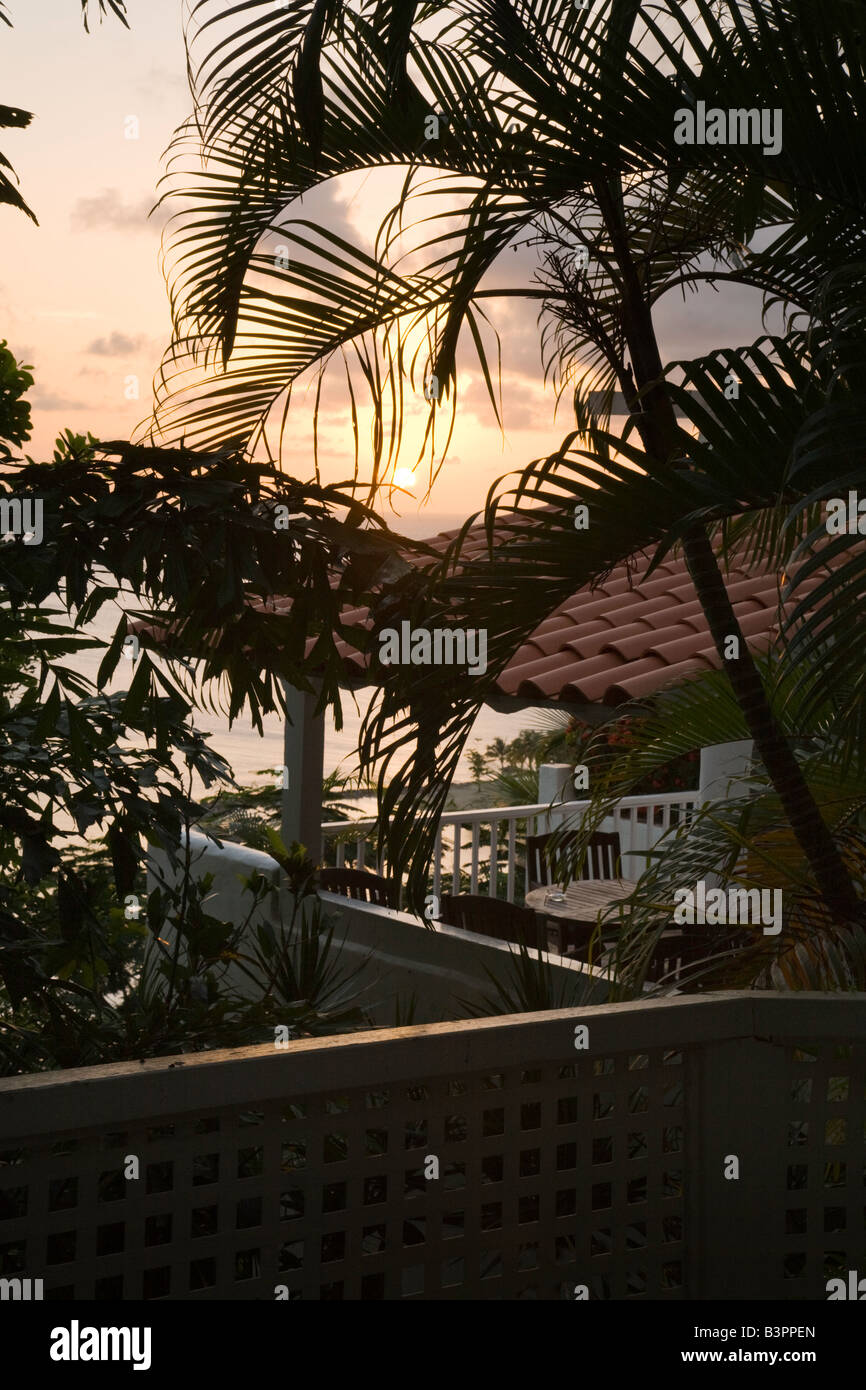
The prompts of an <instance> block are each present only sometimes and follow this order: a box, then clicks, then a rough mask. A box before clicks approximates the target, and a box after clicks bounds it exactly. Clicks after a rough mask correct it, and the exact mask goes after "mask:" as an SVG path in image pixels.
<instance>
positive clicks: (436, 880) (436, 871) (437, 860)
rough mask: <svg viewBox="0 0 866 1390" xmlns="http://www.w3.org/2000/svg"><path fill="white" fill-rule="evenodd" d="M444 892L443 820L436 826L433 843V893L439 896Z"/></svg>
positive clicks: (436, 896)
mask: <svg viewBox="0 0 866 1390" xmlns="http://www.w3.org/2000/svg"><path fill="white" fill-rule="evenodd" d="M441 893H442V822H441V821H440V822H439V824H438V826H437V827H436V840H435V842H434V845H433V895H434V897H435V898H437V899H438V898H439V897H440V896H441Z"/></svg>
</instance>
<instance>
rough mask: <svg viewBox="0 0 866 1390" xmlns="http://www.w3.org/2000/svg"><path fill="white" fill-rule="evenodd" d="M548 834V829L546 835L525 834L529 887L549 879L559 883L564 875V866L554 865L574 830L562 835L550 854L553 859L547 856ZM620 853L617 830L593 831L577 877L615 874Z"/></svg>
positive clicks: (540, 885) (546, 883) (573, 837)
mask: <svg viewBox="0 0 866 1390" xmlns="http://www.w3.org/2000/svg"><path fill="white" fill-rule="evenodd" d="M552 834H553V832H552V831H551V832H549V833H548V834H547V835H529V836H527V840H526V859H527V863H528V865H529V886H530V888H547V887H548V886H549V885H550V884H552V883H562V882H563V880H564V878H565V870H564V868H560V867H558V866H559V864H560V863H561V855H562V854H563V853H564V851H565V850H566V848H567V847H568V846H569V845H573V844H574V842H575V840H576V839H577V832H576V831H573V832H572V833H571V834H570V835H566V836H565V837H564V839H563V841H562V843H561V845H560V846H559V851H558V853H557V854H556V855H554V856H552V859H553V862H551V859H550V858H548V853H547V850H548V843H549V841H550V839H551V838H552ZM621 853H622V850H621V848H620V838H619V834H618V832H617V831H615V830H614V831H610V832H607V831H603V830H599V831H597V832H596V834H595V835H593V837H592V839H591V840H590V842H589V847H588V849H587V852H586V858H585V859H584V862H583V867H582V869H581V871H580V874H579V878H581V879H592V880H597V879H603V878H618V877H619V874H618V869H619V860H620V856H621Z"/></svg>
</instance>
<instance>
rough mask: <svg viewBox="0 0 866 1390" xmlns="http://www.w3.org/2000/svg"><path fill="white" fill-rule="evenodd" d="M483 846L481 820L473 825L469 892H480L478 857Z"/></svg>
mask: <svg viewBox="0 0 866 1390" xmlns="http://www.w3.org/2000/svg"><path fill="white" fill-rule="evenodd" d="M480 848H481V822H480V821H475V823H474V825H473V826H472V861H471V864H470V867H469V892H470V893H477V892H478V858H479V853H480Z"/></svg>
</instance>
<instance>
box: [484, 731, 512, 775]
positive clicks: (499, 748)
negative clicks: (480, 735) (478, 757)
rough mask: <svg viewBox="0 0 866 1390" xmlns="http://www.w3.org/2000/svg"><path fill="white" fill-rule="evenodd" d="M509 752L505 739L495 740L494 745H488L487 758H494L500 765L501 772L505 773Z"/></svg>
mask: <svg viewBox="0 0 866 1390" xmlns="http://www.w3.org/2000/svg"><path fill="white" fill-rule="evenodd" d="M509 751H510V749H509V745H508V744H507V743H506V742H505V739H503V738H495V739H494V740H493V742H492V743H488V745H487V756H488V758H494V759H495V760H496V761H497V762H498V763H499V771H500V772H504V771H505V765H506V763H507V761H508V754H509Z"/></svg>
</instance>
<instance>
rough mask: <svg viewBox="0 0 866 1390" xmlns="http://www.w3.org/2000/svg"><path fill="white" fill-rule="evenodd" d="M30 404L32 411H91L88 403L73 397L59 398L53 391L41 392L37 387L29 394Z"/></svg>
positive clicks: (91, 407)
mask: <svg viewBox="0 0 866 1390" xmlns="http://www.w3.org/2000/svg"><path fill="white" fill-rule="evenodd" d="M29 399H30V404H31V405H32V406H33V409H34V410H92V409H93V406H92V405H91V404H90V403H89V402H88V401H79V400H76V399H75V398H74V397H73V396H61V395H58V394H57V393H56V392H54V391H43V390H41V389H40V388H39V387H38V386H36V387H34V389H33V390H32V391H31V392H30V395H29Z"/></svg>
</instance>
